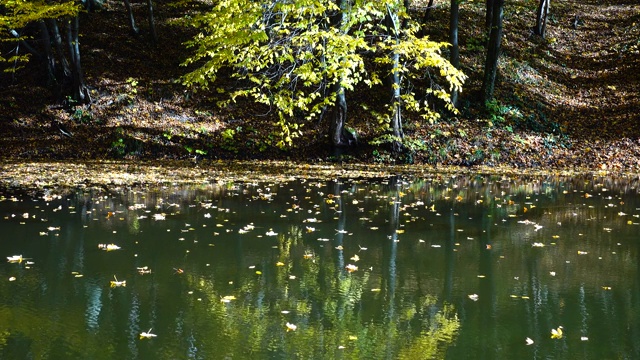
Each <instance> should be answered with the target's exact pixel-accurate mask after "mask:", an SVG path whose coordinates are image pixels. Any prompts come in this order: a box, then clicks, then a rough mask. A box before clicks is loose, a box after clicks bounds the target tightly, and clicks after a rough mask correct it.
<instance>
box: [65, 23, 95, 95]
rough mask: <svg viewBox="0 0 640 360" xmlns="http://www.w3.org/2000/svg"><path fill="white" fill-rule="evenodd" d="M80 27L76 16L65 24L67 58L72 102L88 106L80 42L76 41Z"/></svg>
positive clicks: (87, 90) (87, 92) (87, 91)
mask: <svg viewBox="0 0 640 360" xmlns="http://www.w3.org/2000/svg"><path fill="white" fill-rule="evenodd" d="M79 27H80V23H79V19H78V16H76V17H74V18H73V19H72V20H70V21H69V22H67V43H68V44H67V45H68V46H69V53H70V54H71V55H70V56H69V58H70V59H71V79H72V82H71V93H72V97H73V100H75V101H76V102H77V103H78V104H88V103H90V102H91V95H90V94H89V89H88V88H87V85H86V84H85V82H84V75H83V74H82V66H81V64H80V42H79V39H78V28H79Z"/></svg>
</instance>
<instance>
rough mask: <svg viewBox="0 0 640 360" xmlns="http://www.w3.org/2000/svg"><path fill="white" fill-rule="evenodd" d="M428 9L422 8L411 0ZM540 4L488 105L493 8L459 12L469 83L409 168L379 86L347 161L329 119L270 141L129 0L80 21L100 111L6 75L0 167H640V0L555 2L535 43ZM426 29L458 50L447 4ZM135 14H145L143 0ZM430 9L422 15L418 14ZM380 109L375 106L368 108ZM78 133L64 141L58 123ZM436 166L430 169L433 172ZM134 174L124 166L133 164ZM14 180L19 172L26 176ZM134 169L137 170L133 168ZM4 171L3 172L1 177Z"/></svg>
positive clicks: (173, 34) (1, 88)
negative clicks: (390, 135) (61, 101)
mask: <svg viewBox="0 0 640 360" xmlns="http://www.w3.org/2000/svg"><path fill="white" fill-rule="evenodd" d="M414 3H416V4H418V5H419V4H420V2H419V1H416V2H414ZM533 3H534V2H533V1H525V0H518V1H513V2H508V4H507V5H506V7H505V18H504V21H505V25H504V40H503V54H502V57H501V59H500V70H499V74H498V80H497V81H498V82H497V88H496V91H497V93H496V99H497V101H496V102H494V103H493V104H491V106H489V108H488V110H487V109H486V108H485V107H484V106H479V105H478V101H477V99H478V98H479V96H478V94H479V89H480V85H481V78H482V72H483V64H484V50H483V46H482V44H483V41H484V39H485V36H486V35H485V30H484V6H483V4H484V2H476V1H470V2H463V3H462V5H461V9H460V34H459V39H460V49H461V68H462V70H463V71H464V72H465V73H466V74H467V75H468V76H469V79H468V80H467V82H466V84H465V87H464V91H463V93H462V94H461V98H460V106H459V107H460V111H461V112H460V115H458V116H456V117H450V116H449V117H443V118H442V119H441V120H439V121H437V122H435V123H425V122H423V121H420V120H419V119H418V118H414V117H411V115H407V117H406V119H405V131H406V134H407V136H408V137H409V138H410V139H413V140H414V144H419V146H417V147H416V149H415V150H416V151H415V152H413V153H411V154H409V155H408V156H405V157H403V158H401V159H396V158H394V157H393V156H391V153H390V152H389V151H388V150H385V148H383V147H374V146H372V145H370V144H369V142H370V141H371V140H372V139H374V138H375V137H376V136H379V135H380V134H379V133H376V127H377V126H378V125H377V119H376V117H375V115H373V113H372V112H370V111H365V110H364V108H365V107H366V106H368V105H371V104H369V103H371V102H372V100H373V101H374V102H375V101H376V100H375V99H379V98H381V97H384V96H385V95H384V91H383V90H382V89H369V88H364V89H359V90H358V91H357V92H356V93H354V94H350V95H349V101H350V108H349V111H350V112H349V114H348V124H347V125H348V126H349V127H351V128H353V129H355V130H356V131H357V132H358V134H359V136H360V142H359V145H358V146H357V147H355V148H354V149H349V150H348V151H345V152H344V153H341V154H336V153H334V152H332V150H331V147H330V146H329V138H328V136H327V133H328V131H327V130H328V123H327V120H326V119H325V120H321V121H319V122H317V123H307V124H306V125H305V126H304V127H303V128H302V136H301V137H300V138H298V139H296V142H295V145H294V147H293V148H290V149H285V150H279V149H276V148H274V147H271V146H269V144H268V142H269V133H271V132H272V131H274V130H275V128H273V125H272V124H273V119H274V117H273V116H272V115H273V114H266V115H265V113H264V109H263V108H260V107H259V106H256V105H255V104H252V103H250V102H248V101H245V102H238V103H236V104H234V105H233V106H229V107H226V108H224V109H221V108H219V107H217V106H216V102H217V101H219V100H221V99H222V98H221V97H220V96H221V95H219V94H211V93H204V92H201V93H194V92H192V91H191V90H187V89H185V88H184V87H183V86H182V85H180V84H179V82H178V81H177V80H178V79H179V78H180V76H181V75H183V74H184V73H185V71H186V69H185V68H184V67H181V66H180V63H181V62H182V61H183V60H184V58H185V57H186V56H187V55H188V50H185V48H184V46H183V45H182V43H183V42H184V41H186V40H188V39H189V36H190V35H192V34H191V33H190V32H189V30H188V29H185V28H183V27H181V26H179V25H178V24H176V22H175V20H177V16H178V15H177V13H176V10H174V9H173V8H171V7H169V6H168V2H165V1H161V0H157V1H156V9H157V11H156V17H157V20H158V25H157V27H158V36H159V38H160V45H159V46H157V47H155V46H153V45H151V43H150V41H149V39H148V35H147V33H146V32H145V30H146V29H147V24H146V23H145V22H143V21H140V24H139V25H140V27H141V29H142V31H143V32H142V35H141V36H139V37H134V36H132V35H130V31H129V28H128V23H127V21H126V15H125V10H124V7H123V5H122V3H121V2H117V1H114V0H109V1H107V2H106V7H105V8H104V9H103V10H101V11H100V12H97V13H88V14H83V16H82V20H81V25H80V28H81V33H82V34H83V36H82V38H81V41H82V43H81V51H82V56H83V57H82V62H83V66H84V69H85V78H86V81H87V83H88V85H89V86H90V88H91V93H92V96H93V102H92V103H91V104H90V105H86V106H72V107H69V106H62V105H57V104H56V101H55V99H52V98H51V97H50V96H49V95H48V94H50V91H49V90H48V89H46V88H44V87H38V86H34V85H33V84H34V83H37V81H38V78H39V77H42V74H41V73H40V72H39V71H38V68H37V67H36V66H35V64H28V65H27V67H26V68H25V69H24V70H21V71H18V72H17V73H16V74H15V77H13V76H11V75H2V77H0V109H1V111H0V146H2V148H3V151H2V154H1V155H0V163H3V164H4V165H3V167H4V171H5V172H8V171H9V170H8V169H10V168H13V167H12V166H13V165H12V166H10V165H9V164H14V165H15V164H20V163H27V162H30V161H51V160H55V161H65V162H70V163H81V162H83V161H90V160H91V161H96V160H107V161H111V160H115V159H125V160H129V162H130V163H134V162H137V161H140V162H149V161H151V162H153V161H165V162H175V161H178V162H179V161H185V160H186V161H189V162H192V161H199V160H202V161H205V162H211V163H214V162H217V161H220V160H282V161H292V162H295V163H305V164H311V165H314V164H315V165H318V164H329V163H332V162H335V161H340V162H341V163H352V164H376V165H377V164H392V165H393V164H399V163H401V162H412V163H414V164H418V165H423V166H425V167H434V166H435V167H437V168H440V167H446V166H464V167H475V166H483V167H485V168H486V167H496V168H498V167H499V168H506V169H520V170H527V169H528V170H536V169H539V170H542V169H544V170H553V169H555V170H587V171H593V170H597V171H611V172H624V173H634V172H638V171H640V6H639V5H638V4H637V1H636V0H604V1H601V0H586V1H577V0H574V1H567V2H561V3H558V2H555V3H552V4H551V6H552V8H551V11H550V14H551V15H550V19H549V24H548V28H547V36H546V38H545V39H542V38H540V37H538V36H535V35H533V32H532V30H531V29H532V26H533V25H534V23H535V15H534V13H535V4H533ZM436 4H437V6H436V8H434V9H432V11H431V14H430V20H429V23H428V24H427V26H426V32H427V34H428V35H429V36H430V38H431V39H432V40H435V41H447V29H448V17H449V14H448V3H447V2H442V3H440V2H438V1H436ZM133 5H134V9H135V14H136V17H137V18H138V19H140V20H142V19H145V18H146V12H145V5H144V4H143V2H140V3H136V2H134V4H133ZM415 10H416V11H420V12H422V11H423V9H421V8H419V7H418V8H416V9H415ZM368 102H369V103H368ZM56 124H62V125H61V126H62V127H63V128H66V130H67V131H69V132H70V133H72V136H70V137H69V136H65V135H63V134H62V132H61V131H60V125H56ZM427 165H428V166H427ZM125 168H126V166H125ZM15 171H18V172H19V170H18V169H17V168H16V170H15ZM125 171H126V170H125ZM0 172H1V171H0Z"/></svg>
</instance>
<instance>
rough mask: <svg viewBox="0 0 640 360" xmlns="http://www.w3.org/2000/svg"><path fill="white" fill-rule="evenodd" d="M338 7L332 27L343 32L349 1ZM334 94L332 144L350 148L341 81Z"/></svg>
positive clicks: (344, 98)
mask: <svg viewBox="0 0 640 360" xmlns="http://www.w3.org/2000/svg"><path fill="white" fill-rule="evenodd" d="M336 5H338V8H339V10H338V12H337V13H335V14H334V16H333V17H332V26H334V27H336V28H338V29H339V30H340V31H342V30H343V29H342V27H343V26H345V24H344V23H345V21H346V12H347V10H348V6H349V4H348V0H336ZM332 93H333V94H335V97H336V100H335V105H334V108H333V117H332V119H331V126H330V129H329V133H330V137H331V144H332V145H333V146H334V147H341V146H348V145H349V140H348V139H347V138H346V137H345V133H346V130H345V128H344V125H345V123H346V121H347V99H346V96H345V91H344V87H343V86H342V82H341V81H340V80H339V81H338V82H337V83H335V84H333V86H332Z"/></svg>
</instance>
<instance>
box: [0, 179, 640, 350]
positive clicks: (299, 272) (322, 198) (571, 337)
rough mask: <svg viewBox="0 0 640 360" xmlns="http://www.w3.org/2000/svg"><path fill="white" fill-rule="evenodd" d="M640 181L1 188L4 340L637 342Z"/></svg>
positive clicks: (210, 346)
mask: <svg viewBox="0 0 640 360" xmlns="http://www.w3.org/2000/svg"><path fill="white" fill-rule="evenodd" d="M637 185H638V180H637V179H618V178H603V177H595V176H594V177H586V178H560V177H558V178H553V177H547V178H545V177H533V176H530V177H523V178H516V177H506V176H503V177H501V176H479V175H478V176H471V175H469V176H462V175H432V176H426V177H424V178H420V179H405V178H401V177H394V178H389V179H377V180H370V181H365V180H354V179H340V180H336V181H328V182H320V181H304V180H301V181H291V182H284V183H272V184H267V183H260V184H251V183H243V184H227V185H223V186H201V187H190V188H189V187H184V188H182V187H181V188H175V187H164V188H159V189H150V190H149V191H144V192H140V191H132V190H124V189H123V190H122V191H113V192H109V193H106V192H104V191H101V190H84V191H78V192H73V193H69V194H65V195H64V196H62V195H60V196H58V195H56V194H54V193H53V192H52V191H49V192H48V193H46V194H45V196H44V197H38V198H30V197H27V196H18V195H4V196H3V195H1V194H0V200H2V201H0V216H1V218H0V229H1V232H0V234H3V237H2V241H1V242H0V252H1V253H2V254H4V255H3V256H6V257H10V256H17V255H22V257H23V258H24V261H13V262H6V263H3V264H2V265H0V279H4V280H0V358H11V359H18V358H38V359H40V358H48V359H69V358H91V359H226V358H234V359H243V358H247V359H254V358H273V359H288V358H318V359H320V358H322V359H325V358H327V359H332V358H354V359H355V358H366V359H396V358H400V359H422V358H424V359H427V358H429V359H431V358H437V359H440V358H449V359H465V358H469V359H478V358H484V359H503V358H504V359H514V358H576V359H578V358H579V359H602V358H640V340H638V339H640V337H639V336H638V335H640V325H639V324H640V319H639V318H638V314H639V313H640V264H639V263H640V261H639V259H638V256H640V252H639V251H638V245H637V232H638V231H637V226H638V224H639V223H640V202H639V201H638V187H637ZM99 244H103V245H105V244H114V245H117V247H118V248H119V249H118V250H112V249H115V247H106V246H102V247H98V245H99ZM107 250H110V251H107ZM111 250H112V251H111ZM18 259H20V258H18ZM139 268H143V269H145V271H142V272H140V271H139ZM114 276H115V277H117V279H118V280H121V281H126V286H117V287H110V281H111V280H113V279H114ZM9 279H12V280H11V281H10V280H9ZM558 326H563V329H564V335H563V337H562V338H561V339H551V337H550V330H551V329H552V328H553V329H555V328H557V327H558ZM142 332H152V333H153V334H156V335H157V337H151V338H144V337H143V338H142V339H141V338H140V336H139V335H140V333H142ZM526 338H530V339H532V340H533V343H532V344H531V345H527V344H526V343H525V339H526ZM480 349H483V350H482V351H480Z"/></svg>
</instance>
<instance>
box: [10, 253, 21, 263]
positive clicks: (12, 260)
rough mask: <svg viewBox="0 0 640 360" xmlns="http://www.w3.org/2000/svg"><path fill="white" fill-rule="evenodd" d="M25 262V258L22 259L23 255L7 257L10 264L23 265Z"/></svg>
mask: <svg viewBox="0 0 640 360" xmlns="http://www.w3.org/2000/svg"><path fill="white" fill-rule="evenodd" d="M23 260H24V258H23V257H22V255H13V256H7V261H8V262H10V263H18V264H20V263H22V261H23Z"/></svg>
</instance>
